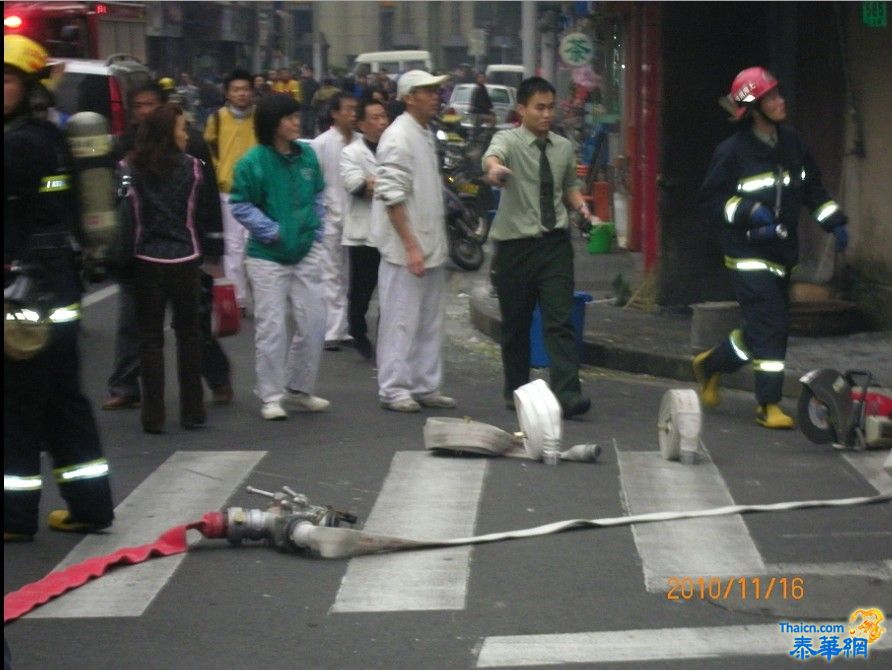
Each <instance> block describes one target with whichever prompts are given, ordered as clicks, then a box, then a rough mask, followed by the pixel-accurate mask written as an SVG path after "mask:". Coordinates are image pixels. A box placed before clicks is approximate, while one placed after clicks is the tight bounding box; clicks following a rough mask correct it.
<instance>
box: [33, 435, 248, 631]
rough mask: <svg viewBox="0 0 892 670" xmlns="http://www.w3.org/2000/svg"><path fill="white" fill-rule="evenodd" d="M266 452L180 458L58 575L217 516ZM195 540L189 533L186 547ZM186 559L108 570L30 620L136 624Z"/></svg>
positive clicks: (137, 494) (130, 498)
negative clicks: (114, 619) (100, 620)
mask: <svg viewBox="0 0 892 670" xmlns="http://www.w3.org/2000/svg"><path fill="white" fill-rule="evenodd" d="M265 455H266V452H265V451H178V452H176V453H174V454H173V455H171V456H170V458H168V459H167V460H166V461H165V462H164V463H163V464H162V465H161V466H160V467H159V468H158V469H157V470H155V471H154V472H153V473H152V474H151V475H150V476H149V477H148V478H147V479H146V480H145V481H143V482H142V483H141V484H140V485H139V486H138V487H136V489H134V491H133V492H132V493H131V494H130V495H129V496H127V498H126V500H124V501H123V502H122V503H121V504H120V505H118V507H117V508H116V509H115V524H114V526H113V527H112V530H111V531H110V532H108V533H105V534H102V535H89V536H87V537H85V538H84V539H83V540H81V542H80V543H79V544H78V545H77V546H76V547H75V548H74V549H73V550H72V551H71V553H69V554H68V556H67V557H66V558H65V560H64V561H62V562H61V563H60V564H59V565H58V566H56V568H55V570H59V569H61V568H65V567H68V566H69V565H73V564H75V563H79V562H80V561H83V560H85V559H87V558H92V557H93V556H103V555H105V554H109V553H111V552H113V551H115V550H117V549H120V548H121V547H129V546H136V545H141V544H146V543H147V542H151V541H152V540H154V539H155V538H156V537H158V536H159V535H160V534H161V533H163V532H164V531H165V530H167V529H168V528H171V527H172V526H176V525H178V524H182V523H189V522H191V521H195V520H197V519H199V518H200V517H201V515H202V514H204V513H205V512H210V511H213V510H216V509H220V508H221V507H222V506H223V505H224V504H225V503H226V500H227V499H228V498H229V497H230V496H231V495H232V493H233V492H234V491H235V489H236V488H237V487H238V486H239V484H240V483H241V482H242V481H243V480H244V478H245V477H246V476H247V475H248V474H249V473H250V472H251V470H253V469H254V468H255V467H256V466H257V464H258V463H259V462H260V460H261V459H262V458H263V457H264V456H265ZM199 540H200V537H199V536H198V535H197V534H193V536H192V537H190V544H194V543H195V542H198V541H199ZM184 559H185V555H184V554H180V555H178V556H169V557H167V558H164V559H161V560H155V561H148V562H146V563H141V564H139V565H134V566H131V567H128V568H127V569H126V570H117V571H112V572H111V573H109V574H108V575H106V576H104V577H103V578H102V579H99V580H95V581H93V582H89V583H87V584H85V585H84V586H82V587H81V588H80V589H78V590H77V591H73V592H71V593H68V594H67V595H66V596H65V597H64V598H59V599H58V600H54V601H52V602H50V603H47V604H46V605H44V606H43V607H41V608H39V609H37V610H35V611H34V612H32V613H30V614H29V615H27V616H28V617H29V618H37V619H56V618H76V617H137V616H140V615H142V613H143V612H144V611H145V610H146V608H147V607H148V606H149V604H150V603H151V602H152V600H153V599H154V598H155V596H156V595H157V594H158V592H159V591H160V590H161V589H162V588H163V587H164V585H165V584H166V583H167V582H168V580H170V578H171V577H172V576H173V574H174V572H176V570H177V568H178V567H179V565H180V563H181V562H182V561H183V560H184Z"/></svg>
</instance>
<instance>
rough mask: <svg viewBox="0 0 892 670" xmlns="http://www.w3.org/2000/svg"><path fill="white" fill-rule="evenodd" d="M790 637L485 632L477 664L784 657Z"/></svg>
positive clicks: (710, 631) (759, 628)
mask: <svg viewBox="0 0 892 670" xmlns="http://www.w3.org/2000/svg"><path fill="white" fill-rule="evenodd" d="M839 623H842V622H839ZM794 636H795V634H793V633H782V632H781V630H780V626H779V625H778V624H760V625H754V626H715V627H712V628H655V629H638V630H621V631H605V632H598V633H566V634H557V635H505V636H499V637H488V638H486V639H485V640H484V641H483V645H482V647H481V649H480V654H479V656H478V657H477V667H478V668H500V667H523V666H530V665H558V664H562V663H589V664H596V663H622V662H631V661H638V662H641V661H660V660H662V661H668V660H678V659H690V658H720V657H733V656H777V657H778V658H789V657H790V656H789V653H790V651H791V650H792V648H793V642H794V639H793V638H794ZM886 649H892V635H885V636H883V637H882V638H880V639H879V640H878V641H877V642H875V643H874V644H872V645H870V653H874V652H877V651H882V650H886Z"/></svg>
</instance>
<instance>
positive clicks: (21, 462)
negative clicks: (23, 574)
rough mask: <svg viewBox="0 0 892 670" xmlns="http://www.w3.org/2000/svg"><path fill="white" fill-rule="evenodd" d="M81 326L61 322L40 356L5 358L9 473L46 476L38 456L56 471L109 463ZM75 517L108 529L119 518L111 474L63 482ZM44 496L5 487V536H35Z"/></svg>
mask: <svg viewBox="0 0 892 670" xmlns="http://www.w3.org/2000/svg"><path fill="white" fill-rule="evenodd" d="M77 339H78V324H77V322H72V323H62V324H56V325H54V326H53V327H52V337H51V339H50V343H49V345H48V346H47V348H46V349H45V350H44V351H42V352H40V353H39V354H37V356H35V357H34V358H31V359H30V360H26V361H15V360H12V359H10V358H7V357H5V356H4V358H3V384H4V388H5V391H4V393H3V441H4V445H3V473H4V474H5V475H11V476H13V477H36V476H39V475H40V452H41V451H48V452H49V454H50V458H51V459H52V462H53V468H54V469H55V468H66V467H71V466H74V465H83V464H86V463H90V462H92V461H95V460H97V459H100V458H102V457H103V455H102V443H101V442H100V439H99V432H98V430H97V429H96V421H95V418H94V417H93V409H92V408H91V407H90V402H89V401H88V400H87V399H86V397H84V395H83V393H82V392H81V388H80V358H79V354H78V347H77ZM59 492H60V493H61V494H62V497H63V498H64V499H65V502H66V503H67V504H68V510H69V513H70V515H71V518H72V519H73V520H75V521H80V522H83V523H92V524H96V525H99V526H105V525H108V524H109V523H111V521H112V519H113V518H114V507H113V506H112V497H111V489H110V487H109V481H108V476H107V475H102V476H99V477H91V478H85V479H75V480H72V481H59ZM39 502H40V490H39V489H36V490H27V491H22V490H14V488H13V487H9V488H7V487H6V486H5V485H4V488H3V530H4V531H5V532H10V533H23V534H26V535H33V534H34V533H35V532H37V513H38V504H39Z"/></svg>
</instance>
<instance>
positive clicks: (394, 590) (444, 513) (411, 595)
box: [331, 451, 486, 612]
mask: <svg viewBox="0 0 892 670" xmlns="http://www.w3.org/2000/svg"><path fill="white" fill-rule="evenodd" d="M485 474H486V461H484V460H482V459H481V460H468V459H448V458H435V457H432V456H431V455H430V454H429V453H427V452H420V451H417V452H416V451H400V452H397V453H396V455H395V456H394V458H393V462H392V463H391V466H390V472H389V473H388V475H387V479H386V480H385V482H384V485H383V487H382V489H381V493H380V494H379V495H378V498H377V500H376V501H375V505H374V507H373V508H372V511H371V513H370V514H369V518H368V521H367V522H366V523H365V526H364V530H366V531H368V532H370V533H378V534H382V535H396V536H401V537H413V538H423V539H446V538H453V537H466V536H468V535H472V534H473V532H474V524H475V522H476V519H477V506H478V503H479V501H480V495H481V493H482V490H483V479H484V476H485ZM470 558H471V547H452V548H447V549H436V550H431V551H413V552H407V553H403V554H386V555H382V556H364V557H361V558H355V559H352V560H351V561H350V563H349V564H348V566H347V572H346V574H345V575H344V579H343V581H342V582H341V588H340V589H339V591H338V595H337V599H336V600H335V603H334V605H333V606H332V608H331V611H332V612H392V611H409V610H458V609H464V607H465V597H466V595H467V586H468V574H469V571H470Z"/></svg>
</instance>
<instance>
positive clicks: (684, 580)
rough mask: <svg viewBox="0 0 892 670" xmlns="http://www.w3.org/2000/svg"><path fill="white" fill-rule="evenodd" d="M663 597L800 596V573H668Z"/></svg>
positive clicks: (803, 585)
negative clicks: (725, 574)
mask: <svg viewBox="0 0 892 670" xmlns="http://www.w3.org/2000/svg"><path fill="white" fill-rule="evenodd" d="M666 581H667V583H668V587H669V590H668V591H667V592H666V599H667V600H728V599H730V598H735V599H736V598H740V600H770V599H771V598H777V599H781V600H802V599H803V598H804V597H805V579H804V578H802V577H768V576H765V577H668V578H667V580H666Z"/></svg>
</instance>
